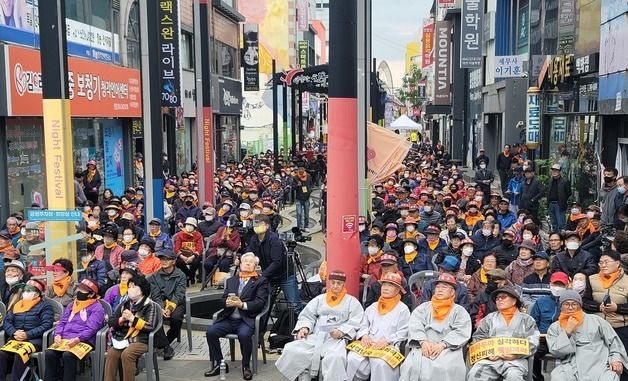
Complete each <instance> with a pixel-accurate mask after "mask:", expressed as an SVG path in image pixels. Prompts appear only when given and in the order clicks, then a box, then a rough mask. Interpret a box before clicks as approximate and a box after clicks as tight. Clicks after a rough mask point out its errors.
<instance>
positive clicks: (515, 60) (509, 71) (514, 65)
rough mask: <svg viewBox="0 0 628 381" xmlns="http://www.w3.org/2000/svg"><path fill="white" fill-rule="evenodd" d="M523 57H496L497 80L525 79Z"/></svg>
mask: <svg viewBox="0 0 628 381" xmlns="http://www.w3.org/2000/svg"><path fill="white" fill-rule="evenodd" d="M523 62H524V59H523V57H522V56H495V73H494V74H495V78H512V77H523V75H524V71H523Z"/></svg>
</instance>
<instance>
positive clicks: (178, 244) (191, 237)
mask: <svg viewBox="0 0 628 381" xmlns="http://www.w3.org/2000/svg"><path fill="white" fill-rule="evenodd" d="M184 248H185V249H188V250H189V251H191V252H193V253H194V254H195V255H200V254H201V253H202V252H203V235H202V234H201V233H199V232H198V230H195V231H194V232H192V233H188V232H185V231H181V232H179V233H177V234H175V236H174V253H175V254H176V255H179V254H181V249H184Z"/></svg>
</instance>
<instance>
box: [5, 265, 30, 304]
mask: <svg viewBox="0 0 628 381" xmlns="http://www.w3.org/2000/svg"><path fill="white" fill-rule="evenodd" d="M25 277H26V269H25V267H24V264H23V263H22V262H21V261H19V260H12V261H9V262H5V264H4V277H3V278H4V282H3V284H1V285H0V291H1V292H2V303H4V305H5V306H7V310H9V309H11V307H12V306H13V305H14V304H15V303H17V301H18V300H20V299H21V298H22V289H23V287H24V283H25V282H26V279H25Z"/></svg>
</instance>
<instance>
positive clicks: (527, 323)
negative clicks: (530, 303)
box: [467, 285, 539, 381]
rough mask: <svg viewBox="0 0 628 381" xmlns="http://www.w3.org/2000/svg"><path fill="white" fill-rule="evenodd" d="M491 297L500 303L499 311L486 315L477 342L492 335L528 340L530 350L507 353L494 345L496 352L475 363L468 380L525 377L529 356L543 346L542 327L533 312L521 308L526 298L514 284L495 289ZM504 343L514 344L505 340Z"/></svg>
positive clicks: (475, 335)
mask: <svg viewBox="0 0 628 381" xmlns="http://www.w3.org/2000/svg"><path fill="white" fill-rule="evenodd" d="M491 298H492V299H493V301H494V302H495V304H496V306H497V311H495V312H493V313H490V314H488V315H486V317H485V318H484V319H482V320H481V321H480V324H479V326H478V328H477V330H476V331H475V333H474V334H473V342H474V343H475V342H478V341H481V340H484V339H488V338H492V337H505V338H520V339H527V340H528V341H529V353H528V354H527V355H521V354H504V352H507V351H502V350H499V348H497V349H494V348H492V350H493V354H492V355H490V354H489V355H487V357H486V358H483V359H482V360H479V361H477V362H476V363H475V364H474V365H473V367H472V368H471V370H470V371H469V374H468V377H467V380H482V381H497V380H523V379H525V377H526V375H527V374H528V359H527V358H528V357H530V356H533V355H534V352H536V347H537V346H538V345H539V330H538V328H537V327H536V323H535V321H534V319H533V318H532V317H531V316H530V315H527V314H524V313H523V312H520V311H519V309H520V308H521V306H522V301H521V298H520V297H519V293H518V292H517V290H516V289H515V288H514V287H512V286H510V285H507V286H504V287H501V288H498V289H497V290H495V291H493V293H492V294H491ZM502 345H510V344H507V343H505V342H502ZM513 347H514V346H513ZM488 352H489V350H487V353H488Z"/></svg>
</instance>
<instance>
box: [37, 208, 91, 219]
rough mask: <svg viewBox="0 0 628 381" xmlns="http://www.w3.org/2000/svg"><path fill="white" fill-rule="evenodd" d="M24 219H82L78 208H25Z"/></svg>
mask: <svg viewBox="0 0 628 381" xmlns="http://www.w3.org/2000/svg"><path fill="white" fill-rule="evenodd" d="M26 219H27V220H29V221H82V220H83V213H82V212H81V211H80V210H49V209H27V210H26Z"/></svg>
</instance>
